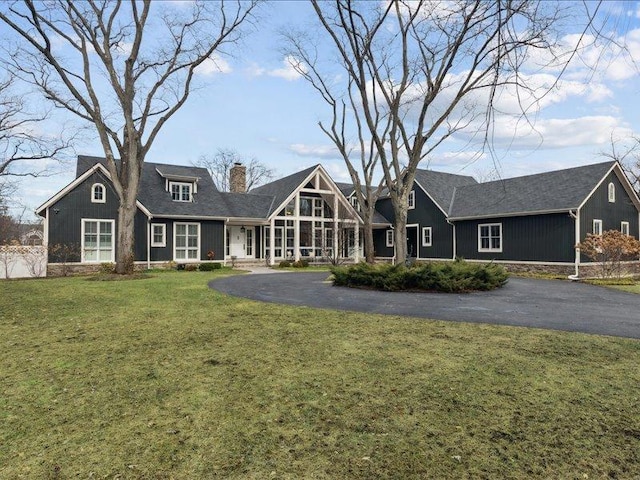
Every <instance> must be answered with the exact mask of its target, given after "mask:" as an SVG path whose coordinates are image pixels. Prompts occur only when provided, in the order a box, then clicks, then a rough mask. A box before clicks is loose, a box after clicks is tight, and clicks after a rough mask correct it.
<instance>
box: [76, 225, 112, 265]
mask: <svg viewBox="0 0 640 480" xmlns="http://www.w3.org/2000/svg"><path fill="white" fill-rule="evenodd" d="M87 222H98V233H97V235H98V245H99V244H100V222H103V223H107V222H108V223H110V224H111V258H110V259H109V260H100V259H98V260H85V258H84V253H85V247H84V233H85V224H86V223H87ZM80 235H81V237H80V238H81V242H80V258H81V262H82V263H105V262H112V263H113V262H115V261H116V238H115V237H116V221H115V220H110V219H108V218H83V219H82V228H81V232H80Z"/></svg>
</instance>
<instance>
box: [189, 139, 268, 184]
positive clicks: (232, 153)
mask: <svg viewBox="0 0 640 480" xmlns="http://www.w3.org/2000/svg"><path fill="white" fill-rule="evenodd" d="M236 163H241V164H243V165H244V166H245V167H246V169H247V181H246V186H247V191H248V190H251V189H252V188H253V187H257V186H258V185H262V184H263V183H267V182H268V181H270V180H271V179H273V177H274V176H275V171H274V169H272V168H269V167H267V166H266V165H265V164H264V163H262V162H260V161H259V160H258V159H257V158H255V157H252V158H250V159H249V160H247V159H246V158H245V157H243V156H242V155H240V154H239V153H238V152H237V151H236V150H233V149H230V148H219V149H218V151H217V152H216V153H215V154H214V155H213V156H211V155H202V156H200V158H199V159H198V162H197V165H198V166H200V167H204V168H206V169H207V170H209V174H210V175H211V178H213V181H214V183H215V184H216V187H218V190H220V191H222V192H228V191H229V189H230V184H229V171H230V170H231V167H233V166H234V165H235V164H236Z"/></svg>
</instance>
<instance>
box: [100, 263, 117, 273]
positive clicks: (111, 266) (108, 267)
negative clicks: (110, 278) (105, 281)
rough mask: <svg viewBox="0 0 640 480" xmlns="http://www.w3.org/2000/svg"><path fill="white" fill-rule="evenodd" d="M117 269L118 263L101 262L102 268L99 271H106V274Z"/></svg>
mask: <svg viewBox="0 0 640 480" xmlns="http://www.w3.org/2000/svg"><path fill="white" fill-rule="evenodd" d="M115 271H116V264H115V263H111V262H104V263H101V264H100V270H99V271H98V272H99V273H104V274H105V275H108V274H110V273H113V272H115Z"/></svg>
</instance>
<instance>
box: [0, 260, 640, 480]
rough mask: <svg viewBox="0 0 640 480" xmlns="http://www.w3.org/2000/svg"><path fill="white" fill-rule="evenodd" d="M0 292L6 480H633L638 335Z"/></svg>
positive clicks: (93, 291)
mask: <svg viewBox="0 0 640 480" xmlns="http://www.w3.org/2000/svg"><path fill="white" fill-rule="evenodd" d="M222 274H223V273H217V272H202V273H200V272H198V273H196V272H194V273H188V272H168V273H158V274H154V277H153V278H150V279H140V280H131V281H119V282H91V281H87V280H86V279H85V278H63V279H44V280H28V281H4V282H0V342H1V343H0V478H3V479H4V478H7V479H14V478H29V479H30V478H38V479H40V478H45V479H46V478H60V479H62V478H72V477H73V478H75V477H79V478H89V477H91V478H126V479H211V478H230V479H264V478H269V479H270V478H278V479H309V478H318V479H343V478H344V479H353V478H355V479H373V478H376V479H378V478H382V479H392V478H393V479H422V478H434V479H436V478H437V479H441V478H454V479H460V478H474V479H476V478H486V479H494V478H501V479H530V478H540V479H543V478H544V479H547V478H554V479H584V478H590V479H593V478H609V477H611V478H637V476H638V475H640V415H638V412H639V411H640V390H639V389H638V385H640V369H639V368H638V358H640V357H639V355H640V342H638V341H634V340H628V339H619V338H610V337H598V336H589V335H581V334H575V333H561V332H550V331H543V330H529V329H523V328H510V327H497V326H487V325H472V324H463V323H446V322H430V321H423V320H416V319H408V318H402V317H390V316H375V315H363V314H356V313H345V312H332V311H322V310H316V309H311V308H296V307H288V306H286V307H285V306H279V305H271V304H262V303H256V302H253V301H248V300H243V299H236V298H232V297H228V296H225V295H223V294H220V293H218V292H215V291H211V290H209V289H208V288H207V285H206V283H207V281H208V280H209V279H211V278H213V277H215V276H216V275H222Z"/></svg>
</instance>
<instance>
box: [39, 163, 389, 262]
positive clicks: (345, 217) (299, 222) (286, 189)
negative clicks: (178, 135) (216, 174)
mask: <svg viewBox="0 0 640 480" xmlns="http://www.w3.org/2000/svg"><path fill="white" fill-rule="evenodd" d="M245 174H246V172H245V167H244V166H242V165H240V164H236V165H234V166H233V167H232V169H231V172H230V177H231V178H230V183H231V186H232V191H231V192H220V191H218V190H217V188H216V187H215V184H214V183H213V180H212V179H211V176H210V175H209V173H208V172H207V170H206V169H204V168H200V167H192V166H178V165H165V164H157V163H150V162H145V164H144V165H143V170H142V176H141V181H140V189H139V194H138V201H137V212H136V217H135V226H134V228H135V239H136V240H135V251H134V255H135V261H136V263H137V264H140V265H142V266H147V267H150V266H153V265H157V264H163V263H166V262H169V261H173V262H177V263H189V262H203V261H211V260H213V261H218V262H227V261H231V260H233V261H236V260H239V261H242V260H251V261H258V260H262V261H264V262H266V263H269V264H271V265H273V264H276V263H278V262H279V261H281V260H284V259H290V260H299V259H301V258H307V259H311V260H328V259H331V258H334V257H339V258H345V259H350V260H351V261H356V262H357V261H358V260H359V258H360V255H361V249H360V248H358V247H356V246H357V245H360V241H359V233H360V228H359V226H360V218H359V216H358V213H357V211H356V210H355V209H354V208H353V206H352V205H351V204H350V203H349V201H348V200H347V198H346V197H345V196H344V195H343V194H342V192H341V191H340V189H339V188H338V187H337V186H336V184H335V183H334V182H333V180H332V179H331V177H330V176H329V175H328V174H327V172H326V171H325V170H324V168H323V167H322V166H321V165H315V166H313V167H310V168H307V169H305V170H302V171H300V172H297V173H295V174H293V175H289V176H287V177H284V178H281V179H279V180H276V181H274V182H272V183H269V184H267V185H263V186H261V187H259V188H256V189H254V190H252V191H251V192H245V187H244V185H245ZM117 210H118V200H117V196H116V193H115V191H114V189H113V187H112V184H111V176H110V174H109V172H108V170H107V168H106V167H105V160H104V159H103V158H100V157H89V156H79V157H78V162H77V169H76V178H75V180H73V181H72V182H71V183H70V184H69V185H67V186H66V187H65V188H63V189H62V190H60V191H59V192H58V193H57V194H55V195H54V196H53V197H51V198H50V199H49V200H47V201H46V202H45V203H44V204H43V205H41V206H40V207H38V209H37V210H36V213H37V214H38V215H41V216H42V217H44V219H45V237H46V242H47V243H48V244H49V245H76V246H77V252H76V253H75V255H73V256H72V258H69V259H68V261H70V262H72V263H77V264H79V265H85V264H89V265H90V264H99V263H104V262H114V261H115V248H116V247H115V239H116V226H117V222H116V219H117ZM385 226H388V223H386V224H385ZM61 261H62V259H61V258H56V257H55V256H52V257H51V258H49V262H50V263H54V264H55V263H59V262H61ZM65 261H66V260H65Z"/></svg>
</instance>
